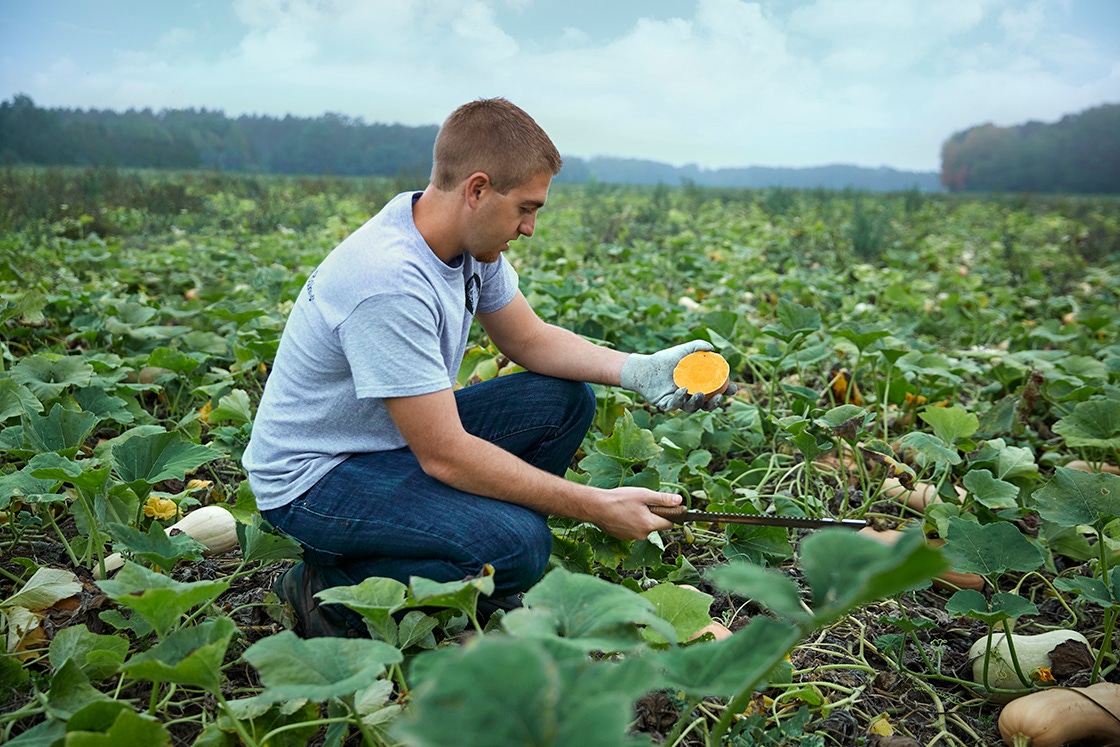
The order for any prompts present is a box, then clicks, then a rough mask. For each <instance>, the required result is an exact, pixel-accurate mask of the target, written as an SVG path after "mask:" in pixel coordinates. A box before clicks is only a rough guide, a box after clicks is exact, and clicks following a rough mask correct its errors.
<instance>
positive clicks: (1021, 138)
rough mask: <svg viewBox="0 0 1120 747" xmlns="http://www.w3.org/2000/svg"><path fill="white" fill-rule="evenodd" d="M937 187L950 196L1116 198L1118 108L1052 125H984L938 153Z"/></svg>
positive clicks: (1108, 106)
mask: <svg viewBox="0 0 1120 747" xmlns="http://www.w3.org/2000/svg"><path fill="white" fill-rule="evenodd" d="M941 183H942V184H943V185H944V186H945V187H946V188H947V189H949V190H951V191H954V192H959V191H965V192H1069V193H1074V192H1077V193H1098V194H1099V193H1117V192H1120V104H1106V105H1104V106H1098V107H1096V108H1094V109H1087V110H1086V111H1084V112H1081V113H1080V114H1071V115H1069V116H1066V117H1063V118H1062V120H1061V121H1059V122H1056V123H1054V124H1049V125H1048V124H1044V123H1042V122H1027V123H1026V124H1023V125H1019V126H1017V127H996V126H995V125H993V124H984V125H980V126H978V127H972V128H970V129H967V130H965V131H963V132H958V133H956V134H954V135H953V136H952V137H950V138H949V139H948V140H947V141H946V142H945V145H944V146H943V147H942V148H941Z"/></svg>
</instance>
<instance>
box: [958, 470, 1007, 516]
mask: <svg viewBox="0 0 1120 747" xmlns="http://www.w3.org/2000/svg"><path fill="white" fill-rule="evenodd" d="M964 486H965V487H966V488H968V492H970V493H972V495H973V497H974V498H975V499H976V501H977V502H978V503H979V504H980V505H982V506H985V507H987V508H990V509H992V510H993V511H999V510H1001V509H1005V508H1016V507H1017V506H1018V505H1019V503H1018V501H1017V500H1016V498H1018V497H1019V487H1018V486H1017V485H1013V484H1012V483H1009V482H1007V481H1006V480H1000V479H999V478H997V477H994V476H993V475H992V473H991V472H989V471H988V470H986V469H973V470H969V471H968V474H966V475H965V476H964Z"/></svg>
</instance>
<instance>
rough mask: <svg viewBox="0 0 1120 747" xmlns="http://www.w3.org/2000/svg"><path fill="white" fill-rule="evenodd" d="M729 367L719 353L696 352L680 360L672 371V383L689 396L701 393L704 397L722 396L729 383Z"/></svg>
mask: <svg viewBox="0 0 1120 747" xmlns="http://www.w3.org/2000/svg"><path fill="white" fill-rule="evenodd" d="M730 375H731V367H730V366H729V365H728V364H727V361H725V360H724V359H723V356H722V355H720V354H719V353H712V352H709V351H707V350H698V351H697V352H695V353H689V354H688V355H686V356H685V357H684V358H681V360H680V362H679V363H677V367H676V368H675V369H673V383H674V384H676V385H677V386H678V387H682V386H683V387H684V388H685V389H687V390H688V393H689V394H696V393H697V392H703V393H704V396H705V397H714V396H715V395H717V394H722V393H723V391H724V390H725V389H727V384H728V383H729V382H730V381H731V379H730Z"/></svg>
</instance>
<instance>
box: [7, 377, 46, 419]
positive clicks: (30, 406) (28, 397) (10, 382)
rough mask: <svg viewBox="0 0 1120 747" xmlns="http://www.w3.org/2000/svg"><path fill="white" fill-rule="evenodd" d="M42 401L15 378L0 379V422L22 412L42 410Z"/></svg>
mask: <svg viewBox="0 0 1120 747" xmlns="http://www.w3.org/2000/svg"><path fill="white" fill-rule="evenodd" d="M42 411H43V403H42V402H40V401H39V400H38V398H36V397H35V395H34V394H32V393H31V390H30V389H28V388H27V387H26V386H24V385H23V384H20V383H19V382H17V381H16V380H15V379H0V423H2V422H4V421H5V420H7V419H8V418H12V417H15V416H16V415H23V414H24V413H31V412H42Z"/></svg>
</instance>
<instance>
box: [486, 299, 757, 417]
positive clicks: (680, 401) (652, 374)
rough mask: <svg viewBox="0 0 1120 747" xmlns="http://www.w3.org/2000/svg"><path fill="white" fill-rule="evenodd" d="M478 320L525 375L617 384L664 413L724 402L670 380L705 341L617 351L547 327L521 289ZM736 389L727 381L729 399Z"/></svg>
mask: <svg viewBox="0 0 1120 747" xmlns="http://www.w3.org/2000/svg"><path fill="white" fill-rule="evenodd" d="M477 316H478V320H479V322H480V323H481V324H482V327H483V329H485V330H486V333H487V334H488V335H489V336H490V339H491V340H493V342H494V344H495V345H497V346H498V349H499V350H501V351H502V352H503V353H504V354H505V355H507V356H509V358H510V360H512V361H514V362H515V363H518V364H520V365H521V366H524V367H525V368H527V369H529V370H530V371H534V372H536V373H539V374H544V375H546V376H553V377H556V378H559V379H571V380H573V381H587V382H591V383H593V384H606V385H609V386H620V385H621V386H622V387H624V388H626V389H629V390H630V391H632V392H637V393H638V394H641V395H642V397H644V398H645V399H646V401H647V402H649V403H650V404H652V405H653V406H655V407H657V408H659V409H661V410H664V411H666V412H667V411H669V410H676V409H681V410H684V411H685V412H695V411H696V410H698V409H700V408H703V409H705V410H714V409H715V408H717V407H719V405H720V403H721V402H722V401H723V396H722V395H719V394H717V395H715V396H713V397H710V398H705V397H704V395H703V393H701V392H697V393H695V394H693V395H691V396H690V395H689V394H688V392H687V390H685V389H683V388H681V387H678V386H677V384H676V383H675V382H674V380H673V369H674V368H675V367H676V365H677V363H679V362H680V360H681V358H683V357H684V356H686V355H688V354H689V353H692V352H695V351H697V350H711V349H712V346H711V344H710V343H708V342H707V341H705V340H691V341H689V342H686V343H683V344H681V345H676V346H674V347H671V348H667V349H665V350H662V351H659V352H657V353H654V354H652V355H637V354H633V355H630V354H627V353H622V352H619V351H617V350H611V349H610V348H605V347H602V346H599V345H596V344H594V343H592V342H588V341H587V340H585V339H583V338H582V337H580V336H579V335H577V334H574V333H572V332H569V331H568V330H566V329H563V328H561V327H557V326H555V325H552V324H546V323H545V322H543V321H542V320H541V319H540V317H538V316H537V314H536V312H535V311H533V309H532V308H531V307H530V306H529V302H528V301H526V300H525V296H523V295H521V292H520V291H519V292H518V293H517V295H516V296H514V298H513V300H512V301H510V302H509V303H508V304H506V305H505V306H503V307H502V308H501V309H498V310H497V311H494V312H491V313H489V314H478V315H477ZM735 391H736V388H735V385H734V384H732V383H730V382H729V383H728V385H727V389H726V390H725V392H724V395H726V396H731V395H733V394H735Z"/></svg>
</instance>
